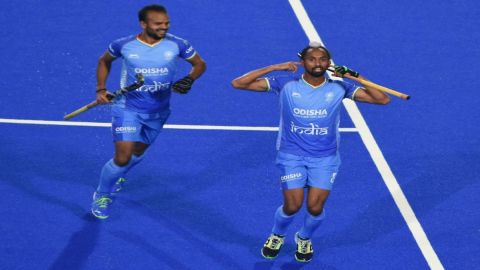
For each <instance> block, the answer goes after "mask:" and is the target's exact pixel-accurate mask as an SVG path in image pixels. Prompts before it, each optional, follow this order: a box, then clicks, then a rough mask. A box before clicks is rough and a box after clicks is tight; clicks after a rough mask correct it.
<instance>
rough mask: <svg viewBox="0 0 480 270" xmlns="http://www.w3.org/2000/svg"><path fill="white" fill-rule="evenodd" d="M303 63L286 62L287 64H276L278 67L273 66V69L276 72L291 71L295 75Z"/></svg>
mask: <svg viewBox="0 0 480 270" xmlns="http://www.w3.org/2000/svg"><path fill="white" fill-rule="evenodd" d="M300 64H301V63H300V62H292V61H290V62H285V63H281V64H276V65H272V67H273V68H274V69H275V70H283V71H291V72H293V73H295V72H297V70H298V65H300Z"/></svg>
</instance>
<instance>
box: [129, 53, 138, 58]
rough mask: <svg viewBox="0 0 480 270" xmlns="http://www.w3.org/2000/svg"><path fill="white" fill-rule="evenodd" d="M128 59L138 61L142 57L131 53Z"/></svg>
mask: <svg viewBox="0 0 480 270" xmlns="http://www.w3.org/2000/svg"><path fill="white" fill-rule="evenodd" d="M128 58H131V59H138V58H140V56H138V54H134V53H131V54H129V55H128Z"/></svg>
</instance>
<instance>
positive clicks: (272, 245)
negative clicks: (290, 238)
mask: <svg viewBox="0 0 480 270" xmlns="http://www.w3.org/2000/svg"><path fill="white" fill-rule="evenodd" d="M283 239H284V237H283V236H280V235H277V234H271V235H270V236H269V237H268V238H267V241H266V242H265V244H264V245H263V248H262V256H263V257H264V258H265V259H275V258H276V257H277V256H278V253H280V249H281V248H282V246H283Z"/></svg>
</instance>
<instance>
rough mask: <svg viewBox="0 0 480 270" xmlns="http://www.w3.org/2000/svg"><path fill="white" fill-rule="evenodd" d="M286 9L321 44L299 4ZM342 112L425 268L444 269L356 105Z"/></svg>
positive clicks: (346, 103) (295, 2)
mask: <svg viewBox="0 0 480 270" xmlns="http://www.w3.org/2000/svg"><path fill="white" fill-rule="evenodd" d="M289 2H290V5H291V6H292V8H293V11H294V12H295V15H296V16H297V18H298V21H299V22H300V24H301V25H302V28H303V30H304V31H305V33H306V35H307V37H308V39H309V40H310V41H312V40H315V41H319V42H320V43H322V44H323V42H322V40H321V38H320V36H319V35H318V33H317V31H316V30H315V27H314V26H313V24H312V21H311V20H310V18H309V17H308V14H307V12H306V10H305V8H304V7H303V4H302V2H301V1H300V0H289ZM343 104H344V106H345V108H346V109H347V112H348V114H349V115H350V117H351V118H352V121H353V123H354V124H355V127H356V128H357V129H358V132H359V133H360V137H361V138H362V140H363V143H364V144H365V146H366V147H367V150H368V152H369V153H370V156H371V157H372V159H373V161H374V162H375V165H376V166H377V169H378V171H379V172H380V175H381V176H382V178H383V181H384V182H385V185H386V186H387V188H388V190H389V191H390V194H391V195H392V197H393V200H394V201H395V203H396V205H397V207H398V209H399V210H400V213H401V214H402V216H403V218H404V219H405V222H406V223H407V226H408V228H409V229H410V231H411V233H412V235H413V237H414V238H415V241H416V242H417V245H418V247H419V248H420V250H421V252H422V254H423V256H424V257H425V260H426V261H427V263H428V265H429V266H430V268H431V269H435V270H437V269H444V267H443V265H442V263H441V262H440V260H439V258H438V256H437V254H436V253H435V250H433V247H432V245H431V244H430V241H429V240H428V238H427V235H426V234H425V231H424V230H423V228H422V226H421V225H420V222H419V221H418V219H417V217H416V216H415V213H414V212H413V210H412V207H411V206H410V204H409V203H408V200H407V198H406V197H405V195H404V193H403V191H402V189H401V188H400V185H399V184H398V182H397V179H396V178H395V176H394V175H393V173H392V170H391V169H390V166H389V165H388V163H387V161H386V160H385V157H384V156H383V154H382V151H381V150H380V147H379V146H378V145H377V142H376V141H375V138H374V137H373V135H372V132H371V131H370V129H369V128H368V125H367V123H366V122H365V119H364V118H363V116H362V114H361V113H360V111H359V110H358V107H357V105H356V104H355V102H353V101H350V100H344V102H343Z"/></svg>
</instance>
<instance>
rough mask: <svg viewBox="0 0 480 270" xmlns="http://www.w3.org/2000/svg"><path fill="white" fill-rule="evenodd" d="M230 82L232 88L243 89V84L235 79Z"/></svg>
mask: <svg viewBox="0 0 480 270" xmlns="http://www.w3.org/2000/svg"><path fill="white" fill-rule="evenodd" d="M231 84H232V87H233V88H236V89H244V87H243V85H242V84H241V83H239V82H238V81H237V80H233V81H232V82H231Z"/></svg>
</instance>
